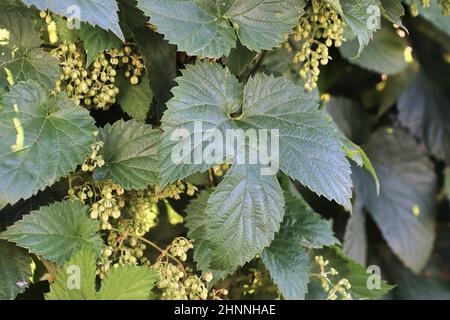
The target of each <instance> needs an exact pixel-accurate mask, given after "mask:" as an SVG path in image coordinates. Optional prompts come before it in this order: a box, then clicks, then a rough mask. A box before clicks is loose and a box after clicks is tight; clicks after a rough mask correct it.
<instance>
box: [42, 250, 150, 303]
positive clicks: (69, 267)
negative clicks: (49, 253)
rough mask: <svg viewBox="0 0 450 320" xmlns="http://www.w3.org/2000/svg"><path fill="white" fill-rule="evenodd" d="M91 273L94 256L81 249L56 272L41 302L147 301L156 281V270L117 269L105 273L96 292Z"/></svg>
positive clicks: (94, 264)
mask: <svg viewBox="0 0 450 320" xmlns="http://www.w3.org/2000/svg"><path fill="white" fill-rule="evenodd" d="M95 269H96V258H95V252H94V251H92V250H89V249H86V248H83V249H81V250H80V251H78V252H77V253H76V254H75V255H74V256H73V257H72V258H71V259H70V260H69V261H67V263H66V264H65V265H64V267H62V268H61V269H60V270H59V272H58V273H57V275H56V281H55V282H53V283H52V284H51V286H50V292H49V293H47V294H46V295H45V299H47V300H147V299H149V297H150V290H151V289H152V288H153V286H154V284H155V282H156V280H157V279H158V274H157V271H156V270H151V269H148V268H146V267H137V266H126V267H119V268H116V269H113V270H111V272H110V273H108V276H107V277H106V278H105V279H104V280H103V282H102V285H101V288H100V291H99V292H97V291H96V289H95ZM69 286H70V287H69Z"/></svg>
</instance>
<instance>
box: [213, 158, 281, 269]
mask: <svg viewBox="0 0 450 320" xmlns="http://www.w3.org/2000/svg"><path fill="white" fill-rule="evenodd" d="M283 208H284V199H283V192H282V190H281V188H280V185H279V183H278V181H277V179H276V177H275V176H272V175H266V176H264V175H260V172H259V166H249V165H233V166H232V168H231V170H230V171H229V172H228V173H227V174H226V175H225V178H224V180H223V181H222V182H221V183H220V184H219V186H218V187H217V189H216V190H215V192H214V193H213V194H212V195H211V196H210V197H209V199H208V206H207V208H206V210H205V215H206V218H205V219H206V220H207V222H206V224H205V230H206V232H205V233H206V239H207V242H208V246H209V247H210V248H211V250H212V264H211V265H212V267H213V268H214V267H215V268H219V269H225V270H229V271H234V269H236V268H237V267H238V266H241V265H243V264H244V263H246V262H248V261H250V260H251V259H253V258H254V256H255V255H257V254H259V253H261V252H262V250H263V249H264V248H265V247H267V246H269V245H270V243H271V242H272V240H273V238H274V236H275V233H276V232H278V230H279V226H280V222H281V220H282V219H283V215H284V210H283Z"/></svg>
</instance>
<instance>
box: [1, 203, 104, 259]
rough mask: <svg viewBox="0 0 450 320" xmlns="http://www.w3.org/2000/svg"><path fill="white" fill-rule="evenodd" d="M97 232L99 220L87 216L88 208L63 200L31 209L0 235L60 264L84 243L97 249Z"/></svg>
mask: <svg viewBox="0 0 450 320" xmlns="http://www.w3.org/2000/svg"><path fill="white" fill-rule="evenodd" d="M97 231H98V221H96V220H93V219H91V218H90V217H89V207H88V206H86V205H84V204H82V203H81V202H78V201H70V200H66V201H63V202H55V203H53V204H51V205H49V206H47V207H41V208H40V209H39V210H38V211H32V212H31V213H30V214H29V215H25V216H24V217H23V219H22V220H20V221H18V222H16V223H15V224H14V225H12V226H11V227H9V228H8V229H7V230H6V231H4V232H2V233H0V236H1V238H2V239H6V240H8V241H11V242H15V243H17V245H18V246H20V247H23V248H26V249H28V250H30V252H32V253H34V254H36V255H39V256H42V257H43V258H44V259H46V260H49V261H52V262H55V263H57V264H59V265H62V264H63V263H64V262H65V261H67V260H68V259H69V258H70V257H71V256H72V255H73V254H75V253H76V252H77V251H78V250H80V248H82V247H83V246H88V247H89V248H91V249H95V250H96V251H97V252H99V251H100V248H101V246H102V240H101V238H100V236H99V235H98V234H97Z"/></svg>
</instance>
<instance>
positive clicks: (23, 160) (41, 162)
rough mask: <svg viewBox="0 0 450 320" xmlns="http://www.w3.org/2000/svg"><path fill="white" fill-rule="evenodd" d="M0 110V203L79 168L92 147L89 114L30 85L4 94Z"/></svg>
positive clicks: (62, 97) (25, 195)
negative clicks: (0, 200)
mask: <svg viewBox="0 0 450 320" xmlns="http://www.w3.org/2000/svg"><path fill="white" fill-rule="evenodd" d="M3 105H4V107H3V108H2V109H1V110H0V128H1V131H0V137H1V142H0V198H1V199H2V201H5V202H8V203H15V202H16V201H18V200H19V199H21V198H23V199H26V198H29V197H31V196H32V195H34V194H35V193H36V192H37V191H39V190H43V189H44V188H45V187H47V186H50V185H52V184H53V183H54V182H56V181H57V180H58V179H59V178H61V177H63V176H66V175H67V173H68V172H69V171H73V170H75V168H76V167H77V165H79V164H81V163H83V161H84V159H85V157H86V156H87V155H88V154H89V153H90V145H91V144H92V143H94V142H95V138H94V135H93V134H94V132H96V130H97V129H96V127H95V125H94V120H93V119H92V118H91V117H90V116H89V113H88V112H87V111H86V110H84V109H82V108H81V107H79V106H78V105H76V104H75V103H74V102H72V101H71V100H69V99H68V98H66V97H65V95H63V94H60V95H57V96H50V94H49V93H48V91H47V90H46V89H44V88H43V87H42V86H41V85H40V84H38V83H37V82H35V81H31V80H30V81H27V82H20V83H18V84H16V85H14V86H12V87H11V88H10V91H9V92H8V93H5V94H4V95H3Z"/></svg>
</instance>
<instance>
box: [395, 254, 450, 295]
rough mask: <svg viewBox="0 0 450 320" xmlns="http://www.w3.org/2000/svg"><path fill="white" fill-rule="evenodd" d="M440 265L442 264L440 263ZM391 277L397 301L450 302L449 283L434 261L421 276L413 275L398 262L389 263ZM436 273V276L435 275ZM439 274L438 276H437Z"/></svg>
mask: <svg viewBox="0 0 450 320" xmlns="http://www.w3.org/2000/svg"><path fill="white" fill-rule="evenodd" d="M439 264H440V263H439ZM387 267H388V271H389V275H390V276H391V277H392V278H393V280H392V281H395V283H396V284H397V287H396V288H395V291H394V294H395V299H401V300H449V299H450V287H449V285H448V281H445V280H444V279H442V276H441V274H440V273H439V272H440V270H439V269H440V268H439V265H438V264H437V263H435V262H434V261H433V260H431V261H430V263H429V266H427V268H426V270H424V272H423V273H422V274H420V275H417V274H414V273H412V272H411V271H410V270H408V269H406V268H404V267H403V266H402V265H401V264H400V263H399V262H397V261H395V260H394V261H392V260H390V261H389V264H388V265H387ZM433 273H434V274H433ZM436 273H437V274H436Z"/></svg>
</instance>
